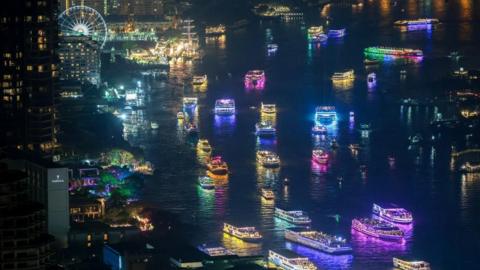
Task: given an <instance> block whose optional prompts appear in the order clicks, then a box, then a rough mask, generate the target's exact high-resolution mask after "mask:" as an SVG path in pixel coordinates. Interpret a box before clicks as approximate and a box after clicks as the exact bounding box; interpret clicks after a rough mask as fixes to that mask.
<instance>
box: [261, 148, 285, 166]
mask: <svg viewBox="0 0 480 270" xmlns="http://www.w3.org/2000/svg"><path fill="white" fill-rule="evenodd" d="M257 161H258V162H259V163H260V164H261V165H262V166H263V167H265V168H278V167H280V157H279V156H278V155H277V154H275V153H274V152H272V151H266V150H260V151H257Z"/></svg>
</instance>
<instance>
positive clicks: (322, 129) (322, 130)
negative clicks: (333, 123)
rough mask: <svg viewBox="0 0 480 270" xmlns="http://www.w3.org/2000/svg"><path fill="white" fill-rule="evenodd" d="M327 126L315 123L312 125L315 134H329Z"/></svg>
mask: <svg viewBox="0 0 480 270" xmlns="http://www.w3.org/2000/svg"><path fill="white" fill-rule="evenodd" d="M327 131H328V130H327V127H326V126H324V125H317V124H316V125H314V126H313V127H312V133H313V135H324V134H327Z"/></svg>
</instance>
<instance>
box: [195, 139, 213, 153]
mask: <svg viewBox="0 0 480 270" xmlns="http://www.w3.org/2000/svg"><path fill="white" fill-rule="evenodd" d="M197 150H199V151H202V152H203V153H207V154H209V153H211V152H212V147H211V146H210V143H208V140H207V139H199V140H198V142H197Z"/></svg>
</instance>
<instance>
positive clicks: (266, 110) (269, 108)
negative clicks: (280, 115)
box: [260, 102, 277, 114]
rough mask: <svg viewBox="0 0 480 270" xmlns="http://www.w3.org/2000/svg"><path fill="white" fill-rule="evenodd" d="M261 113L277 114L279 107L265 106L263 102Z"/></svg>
mask: <svg viewBox="0 0 480 270" xmlns="http://www.w3.org/2000/svg"><path fill="white" fill-rule="evenodd" d="M260 112H261V113H264V114H275V113H277V107H276V106H275V104H264V103H263V102H262V104H261V109H260Z"/></svg>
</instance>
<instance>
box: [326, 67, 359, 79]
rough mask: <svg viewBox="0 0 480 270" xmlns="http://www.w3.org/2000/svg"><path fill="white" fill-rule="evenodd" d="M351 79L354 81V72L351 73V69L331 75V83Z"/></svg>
mask: <svg viewBox="0 0 480 270" xmlns="http://www.w3.org/2000/svg"><path fill="white" fill-rule="evenodd" d="M353 79H355V72H354V71H353V69H350V70H346V71H344V72H335V73H333V75H332V80H333V81H345V80H353Z"/></svg>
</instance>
